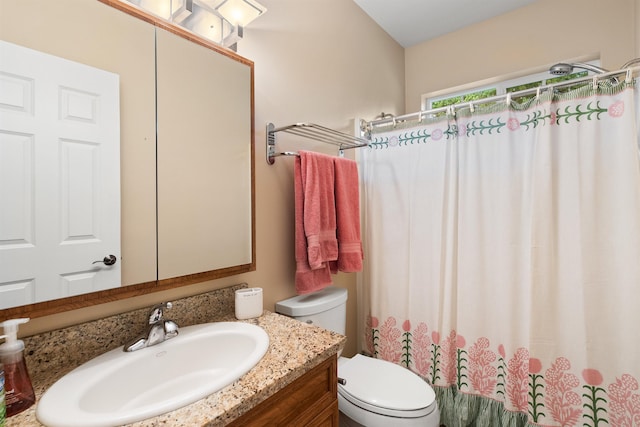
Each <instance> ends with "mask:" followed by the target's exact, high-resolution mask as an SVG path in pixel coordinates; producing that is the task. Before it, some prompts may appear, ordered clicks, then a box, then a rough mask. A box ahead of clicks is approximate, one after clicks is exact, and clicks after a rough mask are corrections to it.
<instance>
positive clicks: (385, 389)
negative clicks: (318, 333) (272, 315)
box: [276, 287, 440, 427]
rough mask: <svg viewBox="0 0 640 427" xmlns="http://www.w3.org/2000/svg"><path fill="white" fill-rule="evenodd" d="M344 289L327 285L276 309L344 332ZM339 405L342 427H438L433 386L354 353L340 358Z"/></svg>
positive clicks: (294, 298) (416, 377) (412, 375)
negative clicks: (350, 356)
mask: <svg viewBox="0 0 640 427" xmlns="http://www.w3.org/2000/svg"><path fill="white" fill-rule="evenodd" d="M346 301H347V290H346V289H341V288H336V287H329V288H325V289H323V290H321V291H318V292H314V293H311V294H306V295H299V296H296V297H293V298H289V299H287V300H284V301H280V302H278V303H276V312H277V313H280V314H284V315H286V316H289V317H293V318H295V319H298V320H300V321H303V322H305V323H309V324H314V325H316V326H319V327H322V328H325V329H329V330H332V331H335V332H337V333H339V334H342V335H344V333H345V325H346ZM338 377H339V378H341V379H342V380H344V381H341V382H343V383H344V384H338V408H339V410H340V426H344V427H360V426H365V427H390V426H393V427H395V426H399V427H405V426H406V427H418V426H420V427H438V426H439V422H440V411H439V410H438V405H437V402H436V396H435V392H434V391H433V389H432V388H431V386H430V385H429V384H428V383H427V382H426V381H424V380H423V379H422V378H420V377H419V376H418V375H416V374H415V373H413V372H411V371H410V370H408V369H406V368H403V367H402V366H399V365H396V364H394V363H391V362H387V361H384V360H380V359H374V358H372V357H368V356H363V355H361V354H358V355H356V356H354V357H352V358H346V357H340V358H339V359H338Z"/></svg>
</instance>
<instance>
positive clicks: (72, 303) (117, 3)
mask: <svg viewBox="0 0 640 427" xmlns="http://www.w3.org/2000/svg"><path fill="white" fill-rule="evenodd" d="M97 1H99V2H101V3H104V4H106V5H108V6H111V7H113V8H115V9H118V10H120V11H122V12H124V13H127V14H129V15H131V16H133V17H135V18H138V19H140V20H142V21H145V22H148V23H150V24H152V25H154V26H155V27H157V28H161V29H164V30H166V31H169V32H171V33H173V34H175V35H177V36H179V37H182V38H184V39H187V40H189V41H191V42H193V43H197V44H199V45H201V46H204V47H206V48H208V49H211V50H213V51H215V52H217V53H219V54H221V55H225V56H227V57H229V58H231V59H233V60H235V61H238V62H240V63H242V64H245V65H247V66H248V67H249V68H250V76H251V142H250V143H251V263H249V264H242V265H237V266H233V267H227V268H221V269H217V270H211V271H205V272H202V273H196V274H189V275H186V276H180V277H174V278H170V279H164V280H154V281H150V282H144V283H138V284H133V285H126V286H120V287H118V288H114V289H108V290H104V291H98V292H92V293H88V294H83V295H77V296H73V297H67V298H60V299H56V300H51V301H43V302H39V303H34V304H27V305H23V306H19V307H12V308H8V309H4V310H0V321H2V320H6V319H11V318H17V317H31V318H37V317H43V316H48V315H52V314H56V313H62V312H65V311H70V310H75V309H79V308H83V307H90V306H93V305H98V304H104V303H108V302H112V301H118V300H122V299H126V298H131V297H135V296H140V295H146V294H151V293H154V292H159V291H164V290H168V289H172V288H177V287H180V286H187V285H192V284H195V283H200V282H205V281H208V280H215V279H220V278H223V277H229V276H234V275H236V274H241V273H247V272H249V271H255V269H256V236H255V234H256V227H255V222H256V220H255V101H254V97H255V92H254V65H253V61H250V60H248V59H246V58H243V57H242V56H240V55H238V54H236V53H235V52H233V51H231V50H228V49H225V48H222V47H220V46H218V45H217V44H215V43H213V42H210V41H208V40H206V39H204V38H201V37H199V36H197V35H196V34H194V33H192V32H190V31H188V30H185V29H184V28H182V27H179V26H177V25H174V24H171V23H169V22H167V21H164V20H162V19H161V18H158V17H155V16H153V15H151V14H150V13H147V12H145V11H143V10H141V9H139V8H136V7H135V6H133V5H132V4H129V3H126V2H125V1H124V0H97Z"/></svg>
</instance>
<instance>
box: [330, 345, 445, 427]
mask: <svg viewBox="0 0 640 427" xmlns="http://www.w3.org/2000/svg"><path fill="white" fill-rule="evenodd" d="M338 377H339V378H341V379H343V380H344V381H343V382H344V384H338V407H339V409H340V412H341V415H340V425H343V426H348V427H359V426H367V427H383V426H384V427H386V426H407V427H414V426H415V427H418V426H422V427H438V425H439V421H440V411H439V410H438V405H437V403H436V395H435V393H434V391H433V389H432V388H431V387H430V386H429V385H428V384H427V383H425V382H424V380H422V379H421V378H420V377H418V376H417V375H416V374H414V373H413V372H411V371H409V370H407V369H405V368H403V367H401V366H398V365H396V364H393V363H390V362H387V361H384V360H380V359H374V358H371V357H368V356H363V355H360V354H358V355H356V356H354V357H353V358H351V359H347V358H344V357H341V358H340V359H339V360H338Z"/></svg>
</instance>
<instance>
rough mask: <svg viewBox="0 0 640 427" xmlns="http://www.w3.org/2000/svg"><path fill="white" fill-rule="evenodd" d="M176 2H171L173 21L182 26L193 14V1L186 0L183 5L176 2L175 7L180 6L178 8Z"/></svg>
mask: <svg viewBox="0 0 640 427" xmlns="http://www.w3.org/2000/svg"><path fill="white" fill-rule="evenodd" d="M174 1H175V0H171V20H172V21H173V22H175V23H176V24H180V23H182V22H184V20H185V19H187V18H188V17H189V16H190V15H191V13H193V0H184V1H183V2H182V4H179V3H178V2H176V3H177V4H175V6H178V7H176V8H174Z"/></svg>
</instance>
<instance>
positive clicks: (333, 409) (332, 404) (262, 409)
mask: <svg viewBox="0 0 640 427" xmlns="http://www.w3.org/2000/svg"><path fill="white" fill-rule="evenodd" d="M337 360H338V359H337V357H336V356H335V355H334V356H331V357H330V358H329V359H327V360H326V361H324V362H322V363H321V364H320V365H318V366H316V367H315V368H313V369H311V370H310V371H309V372H307V373H306V374H304V375H303V376H301V377H300V378H298V379H297V380H295V381H294V382H292V383H291V384H289V385H288V386H286V387H285V388H283V389H282V390H280V391H279V392H277V393H276V394H275V395H273V396H271V397H270V398H268V399H267V400H265V401H264V402H262V403H260V404H259V405H258V406H256V407H255V408H254V409H252V410H251V411H249V412H247V413H246V414H244V415H243V416H242V417H240V418H238V419H237V420H235V421H233V422H232V423H231V424H229V425H230V426H235V427H240V426H243V427H245V426H251V427H258V426H264V427H266V426H275V425H277V426H305V427H307V426H318V427H319V426H326V427H329V426H331V427H338V415H339V412H338V377H337V369H338V368H337V367H338V362H337Z"/></svg>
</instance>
